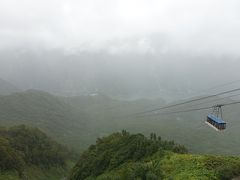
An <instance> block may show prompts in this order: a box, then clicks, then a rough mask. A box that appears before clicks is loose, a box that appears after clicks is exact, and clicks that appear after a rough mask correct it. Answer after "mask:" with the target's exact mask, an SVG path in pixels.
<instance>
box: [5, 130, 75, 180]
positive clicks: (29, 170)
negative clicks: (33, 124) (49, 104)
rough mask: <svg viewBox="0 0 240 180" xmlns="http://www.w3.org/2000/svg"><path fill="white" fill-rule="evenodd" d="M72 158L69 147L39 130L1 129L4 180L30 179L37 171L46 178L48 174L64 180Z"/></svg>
mask: <svg viewBox="0 0 240 180" xmlns="http://www.w3.org/2000/svg"><path fill="white" fill-rule="evenodd" d="M71 156H72V155H70V152H69V151H68V149H67V148H66V147H64V146H62V145H60V144H58V143H57V142H55V141H53V140H52V139H51V138H49V137H48V136H46V134H44V133H43V132H41V131H40V130H39V129H37V128H30V127H26V126H24V125H21V126H15V127H11V128H9V129H6V128H1V129H0V179H4V178H5V179H11V178H13V179H14V177H15V178H18V177H20V178H25V177H26V178H30V177H34V176H36V174H35V173H34V174H35V175H33V172H38V173H39V174H40V175H39V177H42V178H44V177H45V176H44V172H46V174H48V175H47V176H51V175H54V174H55V175H54V176H56V175H58V178H59V177H63V176H64V175H65V174H66V172H67V169H68V167H69V163H68V161H70V159H71ZM8 177H9V178H8ZM45 178H46V177H45ZM31 179H38V177H35V178H31Z"/></svg>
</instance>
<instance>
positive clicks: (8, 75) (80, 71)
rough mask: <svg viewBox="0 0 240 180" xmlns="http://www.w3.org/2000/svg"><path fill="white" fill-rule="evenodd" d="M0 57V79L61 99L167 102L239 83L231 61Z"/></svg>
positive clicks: (47, 54) (42, 54)
mask: <svg viewBox="0 0 240 180" xmlns="http://www.w3.org/2000/svg"><path fill="white" fill-rule="evenodd" d="M0 57H1V58H0V59H1V60H0V77H2V78H4V79H6V80H8V81H9V82H11V83H12V84H14V85H16V86H17V87H20V88H22V89H25V90H26V89H39V90H44V91H48V92H51V93H54V94H57V95H64V96H76V95H89V94H93V93H103V94H107V95H108V96H111V97H115V98H125V99H126V98H127V99H136V98H156V97H164V98H165V99H166V100H170V101H171V100H177V99H182V98H185V97H190V96H194V95H198V94H199V92H201V91H202V90H204V89H207V88H209V87H213V86H215V85H218V84H221V83H225V82H229V81H232V80H236V79H238V77H240V74H239V71H238V64H239V63H238V60H239V58H237V57H234V56H215V55H209V54H208V55H197V54H180V53H172V54H170V53H164V54H161V53H157V54H156V53H155V54H151V53H146V54H136V53H127V54H111V53H108V52H105V51H100V52H94V53H93V52H91V53H90V52H79V53H74V54H69V53H66V52H64V51H63V50H60V49H56V50H43V49H39V50H37V51H34V50H30V49H17V50H8V51H3V50H2V51H0ZM237 85H238V84H237ZM213 92H214V91H213ZM213 92H207V93H213ZM201 93H202V92H201Z"/></svg>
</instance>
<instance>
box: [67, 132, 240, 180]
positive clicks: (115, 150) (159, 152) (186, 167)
mask: <svg viewBox="0 0 240 180" xmlns="http://www.w3.org/2000/svg"><path fill="white" fill-rule="evenodd" d="M150 137H151V138H150V139H149V138H147V137H144V136H143V135H142V134H129V133H128V132H126V131H122V133H114V134H111V135H110V136H107V137H104V138H99V139H97V142H96V144H94V145H91V146H90V147H89V148H88V150H86V151H85V152H84V153H82V155H81V156H80V158H79V161H78V163H77V164H76V165H75V167H74V168H73V169H72V171H71V173H70V178H69V179H70V180H81V179H96V180H102V179H124V180H125V179H126V180H128V179H129V180H131V179H139V180H140V179H146V180H150V179H151V180H158V179H232V178H234V177H236V176H239V175H240V158H239V157H226V156H209V155H194V154H187V151H186V149H185V147H184V146H181V145H175V143H174V142H173V141H164V140H162V139H161V137H157V136H156V135H155V134H151V136H150Z"/></svg>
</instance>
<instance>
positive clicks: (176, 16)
mask: <svg viewBox="0 0 240 180" xmlns="http://www.w3.org/2000/svg"><path fill="white" fill-rule="evenodd" d="M239 10H240V2H239V1H237V0H229V1H224V0H218V1H217V0H203V1H190V0H183V1H177V0H162V1H157V0H148V1H147V0H128V1H127V0H121V1H120V0H88V1H82V0H80V1H77V0H69V1H66V0H60V1H57V0H41V1H37V0H24V1H17V0H1V1H0V78H1V79H4V80H6V81H9V82H10V83H12V84H14V85H15V86H17V87H18V88H21V89H23V90H25V89H40V90H44V91H48V92H51V93H55V94H59V95H67V96H68V95H70V96H73V95H87V94H91V93H96V92H98V93H103V94H107V95H109V96H113V97H117V98H155V97H165V98H166V99H167V100H176V99H182V98H185V97H189V96H192V95H193V94H197V93H198V92H199V91H201V90H202V89H206V88H209V87H213V86H215V85H218V84H223V83H226V82H231V81H234V80H238V79H240V72H239V67H240V61H239V60H240V51H239V47H240V33H239V32H240V11H239ZM239 85H240V83H239V84H235V86H239ZM227 88H230V87H227ZM220 90H221V89H217V90H216V91H220ZM209 93H212V92H209Z"/></svg>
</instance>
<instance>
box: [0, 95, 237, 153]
mask: <svg viewBox="0 0 240 180" xmlns="http://www.w3.org/2000/svg"><path fill="white" fill-rule="evenodd" d="M218 99H220V98H219V97H215V99H213V100H215V101H216V103H222V102H223V103H224V102H232V101H233V100H231V99H224V100H222V101H219V100H218ZM176 103H178V102H176ZM213 103H214V102H208V103H204V106H212V105H213ZM162 106H166V102H165V101H164V100H162V99H154V100H146V99H142V100H135V101H123V100H117V99H112V98H110V97H108V96H106V95H103V94H94V95H92V96H79V97H60V96H54V95H51V94H49V93H46V92H42V91H36V90H29V91H25V92H21V93H15V94H11V95H8V96H0V123H1V125H6V126H9V125H17V124H28V125H31V126H35V127H38V128H40V129H41V130H43V131H44V132H45V133H47V134H48V135H50V136H51V137H53V138H54V139H55V140H57V141H58V142H60V143H63V144H65V145H68V146H69V147H71V148H74V149H77V150H79V151H82V150H84V149H85V148H87V147H88V146H89V145H90V144H92V143H94V141H95V139H96V138H97V137H102V136H106V135H108V134H111V133H113V132H116V131H120V130H122V129H127V130H128V131H130V132H135V133H138V132H140V133H142V134H145V135H146V134H149V133H151V132H153V131H154V132H156V133H157V134H158V135H160V136H162V137H164V138H165V139H168V140H171V139H174V140H175V142H178V143H179V144H183V145H185V146H186V147H187V148H188V149H189V151H190V152H197V153H211V154H226V155H239V152H240V142H239V138H238V137H239V129H240V124H239V120H238V119H239V118H238V117H239V116H240V112H239V108H240V106H239V105H234V106H231V107H230V106H229V107H226V108H224V109H223V116H224V120H226V122H227V129H226V130H225V131H224V132H221V133H218V132H216V131H214V130H213V129H211V128H209V127H208V126H207V125H206V124H205V123H204V121H205V118H206V116H207V114H208V113H210V112H211V110H203V111H197V112H188V113H181V114H161V113H162V112H165V111H161V112H159V113H160V114H155V113H150V114H146V115H144V116H137V115H134V114H135V113H137V112H142V111H145V110H150V109H153V108H156V107H162ZM202 106H203V104H201V105H194V104H189V105H188V106H182V107H178V108H173V109H172V110H169V111H175V110H181V109H188V108H193V107H194V108H198V107H202ZM228 147H231V148H228Z"/></svg>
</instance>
